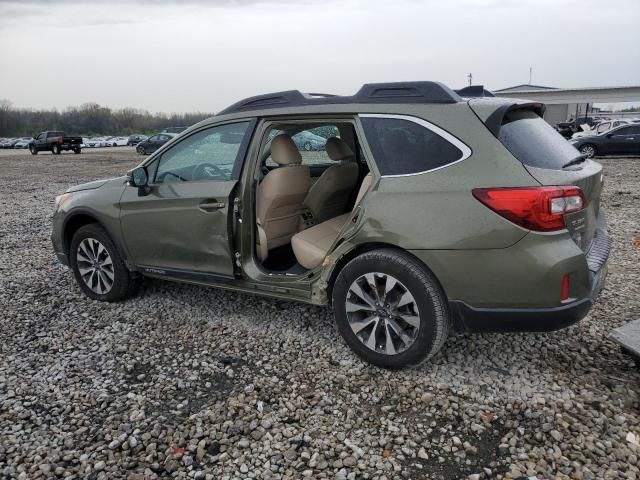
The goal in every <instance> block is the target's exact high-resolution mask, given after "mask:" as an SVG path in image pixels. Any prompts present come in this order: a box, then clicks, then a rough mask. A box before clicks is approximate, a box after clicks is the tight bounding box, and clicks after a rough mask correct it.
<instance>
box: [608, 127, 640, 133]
mask: <svg viewBox="0 0 640 480" xmlns="http://www.w3.org/2000/svg"><path fill="white" fill-rule="evenodd" d="M611 133H613V134H614V135H637V134H638V133H640V127H635V126H632V127H623V128H619V129H618V130H614V131H613V132H611Z"/></svg>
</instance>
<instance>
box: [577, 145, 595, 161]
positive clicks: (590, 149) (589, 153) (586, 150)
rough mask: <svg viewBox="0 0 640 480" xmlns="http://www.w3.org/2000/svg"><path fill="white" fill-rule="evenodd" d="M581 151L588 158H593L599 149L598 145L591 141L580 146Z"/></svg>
mask: <svg viewBox="0 0 640 480" xmlns="http://www.w3.org/2000/svg"><path fill="white" fill-rule="evenodd" d="M580 153H582V154H583V155H585V156H586V157H587V158H593V157H595V156H596V153H598V152H597V150H596V146H595V145H592V144H590V143H585V144H584V145H582V146H581V147H580Z"/></svg>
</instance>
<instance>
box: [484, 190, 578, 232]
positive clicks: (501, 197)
mask: <svg viewBox="0 0 640 480" xmlns="http://www.w3.org/2000/svg"><path fill="white" fill-rule="evenodd" d="M473 196H474V197H476V198H477V199H478V200H480V201H481V202H482V203H484V204H485V205H486V206H487V207H489V208H490V209H491V210H493V211H494V212H496V213H497V214H499V215H502V216H503V217H504V218H506V219H507V220H510V221H512V222H513V223H515V224H516V225H520V226H521V227H524V228H526V229H529V230H535V231H537V232H552V231H555V230H562V229H564V228H566V226H565V223H564V216H565V214H567V213H572V212H577V211H579V210H582V209H583V208H584V206H585V204H586V202H585V198H584V195H583V194H582V190H580V188H579V187H562V186H560V187H514V188H474V189H473Z"/></svg>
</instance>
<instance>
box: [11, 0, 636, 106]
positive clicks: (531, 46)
mask: <svg viewBox="0 0 640 480" xmlns="http://www.w3.org/2000/svg"><path fill="white" fill-rule="evenodd" d="M639 21H640V0H562V1H556V0H447V1H444V0H424V1H419V0H345V1H338V0H336V1H332V0H322V1H320V0H298V1H295V0H271V1H257V0H218V1H214V0H211V1H205V0H187V1H182V2H177V1H176V2H169V1H163V0H147V1H145V0H131V1H125V0H109V1H105V0H97V1H93V2H89V1H78V0H66V1H65V0H62V1H51V2H48V1H46V0H31V1H30V0H26V1H20V2H17V1H5V0H0V62H1V63H0V98H6V99H9V100H10V101H11V102H13V104H14V105H15V106H20V107H34V108H49V107H57V108H64V107H66V106H69V105H79V104H81V103H83V102H97V103H100V104H102V105H107V106H110V107H115V108H119V107H125V106H131V107H137V108H144V109H148V110H150V111H154V112H155V111H165V112H185V111H208V112H210V111H218V110H220V109H222V108H223V107H225V106H226V105H228V104H230V103H233V102H234V101H236V100H238V99H240V98H243V97H246V96H250V95H255V94H259V93H265V92H270V91H278V90H288V89H300V90H303V91H310V92H324V93H337V94H351V93H354V92H355V91H356V90H357V89H358V88H359V86H360V85H362V84H363V83H366V82H380V81H402V80H438V81H442V82H444V83H446V84H448V85H449V86H451V87H454V88H458V87H461V86H464V85H465V84H466V82H467V79H466V75H467V74H468V73H469V72H472V73H473V81H474V83H475V84H484V85H485V86H487V87H489V88H493V89H495V88H502V87H507V86H511V85H516V84H522V83H528V81H529V67H530V66H531V67H533V83H534V84H540V85H550V86H557V87H583V86H585V87H586V86H612V85H639V84H640V53H639V52H638V46H640V28H639V25H640V24H639Z"/></svg>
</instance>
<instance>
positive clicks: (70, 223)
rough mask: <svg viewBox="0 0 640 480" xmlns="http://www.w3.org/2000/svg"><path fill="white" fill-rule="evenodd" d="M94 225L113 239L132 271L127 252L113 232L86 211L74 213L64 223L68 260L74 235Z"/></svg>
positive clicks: (64, 243) (63, 243) (64, 245)
mask: <svg viewBox="0 0 640 480" xmlns="http://www.w3.org/2000/svg"><path fill="white" fill-rule="evenodd" d="M92 223H95V224H97V225H99V226H100V227H101V228H102V229H104V231H105V232H107V235H109V237H110V238H111V241H112V242H113V244H114V245H115V246H116V248H117V249H118V253H119V254H120V256H121V257H122V259H123V260H124V263H125V265H126V266H127V268H129V270H131V266H130V264H129V261H128V256H127V252H126V251H125V250H124V248H122V245H120V243H119V242H118V239H117V237H116V236H115V235H113V232H111V230H110V229H109V228H108V227H107V226H106V225H105V224H104V223H103V222H101V221H100V220H99V219H98V217H97V216H96V215H93V214H92V213H90V212H87V211H85V210H81V211H78V212H75V213H73V214H72V215H69V217H68V218H67V219H66V220H65V221H64V224H63V226H62V246H63V248H64V253H65V254H66V255H67V258H71V257H70V253H71V252H70V250H71V240H72V239H73V235H74V234H75V233H76V232H77V231H78V230H79V229H80V228H82V227H84V226H85V225H89V224H92Z"/></svg>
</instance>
